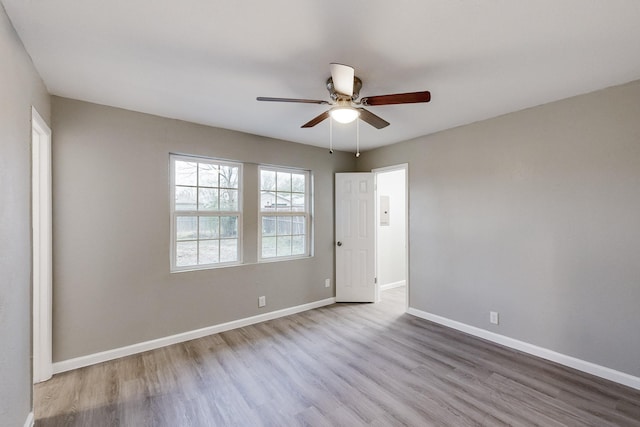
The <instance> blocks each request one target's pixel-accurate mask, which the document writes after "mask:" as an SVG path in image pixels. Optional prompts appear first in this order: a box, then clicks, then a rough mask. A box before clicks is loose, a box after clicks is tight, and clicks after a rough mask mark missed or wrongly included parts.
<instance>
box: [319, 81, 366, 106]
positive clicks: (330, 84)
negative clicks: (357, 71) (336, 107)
mask: <svg viewBox="0 0 640 427" xmlns="http://www.w3.org/2000/svg"><path fill="white" fill-rule="evenodd" d="M360 89H362V80H360V78H359V77H355V76H354V77H353V95H352V96H351V100H352V101H355V100H356V99H358V97H359V96H360ZM327 90H328V91H329V95H330V96H331V99H332V100H334V101H337V100H338V99H345V98H346V99H349V96H348V95H343V94H341V93H338V92H336V89H335V88H334V87H333V78H332V77H329V78H328V79H327Z"/></svg>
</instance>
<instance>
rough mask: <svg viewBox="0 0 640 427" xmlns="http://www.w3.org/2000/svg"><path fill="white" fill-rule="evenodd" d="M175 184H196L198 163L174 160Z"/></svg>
mask: <svg viewBox="0 0 640 427" xmlns="http://www.w3.org/2000/svg"><path fill="white" fill-rule="evenodd" d="M175 173H176V177H175V178H176V182H175V184H176V185H197V184H198V163H196V162H183V161H180V160H176V163H175Z"/></svg>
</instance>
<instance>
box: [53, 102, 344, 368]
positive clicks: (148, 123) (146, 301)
mask: <svg viewBox="0 0 640 427" xmlns="http://www.w3.org/2000/svg"><path fill="white" fill-rule="evenodd" d="M52 99H53V128H54V138H53V171H54V172H53V173H54V175H53V180H54V188H53V194H54V206H53V209H54V218H53V232H54V264H53V271H54V306H53V313H54V319H53V328H54V329H53V342H54V348H53V352H54V355H53V358H54V361H62V360H68V359H71V358H74V357H79V356H83V355H89V354H93V353H96V352H100V351H104V350H110V349H114V348H118V347H123V346H127V345H130V344H135V343H139V342H143V341H147V340H151V339H155V338H161V337H165V336H168V335H172V334H177V333H180V332H186V331H191V330H194V329H198V328H202V327H207V326H211V325H216V324H220V323H223V322H228V321H232V320H237V319H242V318H246V317H248V316H253V315H257V314H261V313H265V312H268V311H273V310H277V309H282V308H287V307H292V306H297V305H300V304H305V303H309V302H313V301H318V300H322V299H325V298H330V297H332V296H334V290H333V288H325V287H324V280H325V278H331V279H332V280H331V282H332V283H334V280H333V279H334V277H333V275H334V255H333V174H334V172H336V171H348V170H354V168H355V158H354V157H353V155H352V154H347V153H339V152H336V153H334V154H333V155H330V154H329V153H328V150H325V149H320V148H315V147H309V146H304V145H300V144H293V143H288V142H283V141H277V140H273V139H266V138H262V137H257V136H253V135H248V134H243V133H239V132H233V131H228V130H222V129H215V128H210V127H206V126H200V125H196V124H192V123H186V122H181V121H177V120H170V119H165V118H160V117H156V116H151V115H146V114H141V113H135V112H131V111H126V110H122V109H117V108H111V107H105V106H99V105H95V104H89V103H85V102H81V101H75V100H70V99H64V98H59V97H53V98H52ZM211 114H215V112H212V113H211ZM169 153H183V154H194V155H202V156H212V157H218V158H223V159H230V160H238V161H242V162H249V163H252V164H253V165H252V164H247V165H245V170H244V188H245V196H244V207H245V215H244V257H245V261H247V262H248V263H247V265H242V266H238V267H228V268H219V269H212V270H202V271H194V272H182V273H173V274H171V273H169V245H170V235H169V218H170V213H169V174H168V170H169ZM258 163H264V164H275V165H281V166H290V167H298V168H305V169H310V170H311V171H312V173H313V180H314V198H315V212H314V218H315V245H314V251H315V256H313V257H310V258H307V259H302V260H294V261H284V262H270V263H261V264H256V263H255V260H256V258H257V247H256V245H257V232H258V231H257V230H258V225H257V203H258V193H257V182H258V176H257V166H256V164H258ZM260 295H265V296H266V297H267V307H265V308H262V309H258V304H257V303H258V296H260Z"/></svg>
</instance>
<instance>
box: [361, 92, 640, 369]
mask: <svg viewBox="0 0 640 427" xmlns="http://www.w3.org/2000/svg"><path fill="white" fill-rule="evenodd" d="M426 119H427V120H428V118H426ZM405 162H407V163H409V191H410V199H409V203H410V220H409V221H410V242H409V245H410V261H409V262H410V277H409V283H410V306H411V307H413V308H416V309H419V310H423V311H426V312H429V313H433V314H436V315H439V316H443V317H446V318H449V319H453V320H456V321H459V322H463V323H465V324H468V325H473V326H476V327H479V328H484V329H487V330H491V331H494V332H496V333H499V334H503V335H506V336H508V337H512V338H515V339H518V340H522V341H525V342H528V343H532V344H535V345H538V346H541V347H545V348H548V349H552V350H555V351H557V352H560V353H563V354H567V355H571V356H574V357H577V358H579V359H583V360H587V361H590V362H593V363H596V364H599V365H603V366H607V367H610V368H613V369H616V370H619V371H622V372H626V373H628V374H631V375H635V376H640V359H639V358H638V355H639V354H640V334H639V333H638V331H640V314H639V313H640V311H639V305H638V304H639V302H640V82H638V81H636V82H633V83H630V84H627V85H624V86H619V87H613V88H609V89H606V90H602V91H599V92H595V93H592V94H588V95H583V96H578V97H575V98H571V99H567V100H563V101H559V102H555V103H552V104H547V105H544V106H540V107H537V108H532V109H528V110H525V111H521V112H517V113H513V114H509V115H505V116H502V117H499V118H495V119H492V120H487V121H483V122H479V123H475V124H471V125H468V126H463V127H460V128H456V129H453V130H449V131H445V132H442V133H438V134H434V135H431V136H426V137H422V138H418V139H415V140H412V141H407V142H403V143H400V144H397V145H394V146H389V147H385V148H381V149H378V150H375V151H372V152H367V153H364V154H363V155H362V157H361V159H360V160H359V162H358V168H359V169H360V170H363V171H365V170H370V169H371V168H374V167H382V166H387V165H393V164H398V163H405ZM490 310H494V311H498V312H499V313H500V321H501V323H500V325H498V326H494V325H490V324H489V322H488V320H489V311H490Z"/></svg>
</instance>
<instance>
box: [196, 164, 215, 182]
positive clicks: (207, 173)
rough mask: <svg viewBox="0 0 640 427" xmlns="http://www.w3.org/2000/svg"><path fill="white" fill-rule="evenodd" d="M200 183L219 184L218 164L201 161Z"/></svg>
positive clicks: (199, 170) (199, 168) (199, 169)
mask: <svg viewBox="0 0 640 427" xmlns="http://www.w3.org/2000/svg"><path fill="white" fill-rule="evenodd" d="M198 174H199V175H198V185H199V186H201V187H217V186H218V165H212V164H211V163H200V164H199V167H198Z"/></svg>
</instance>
